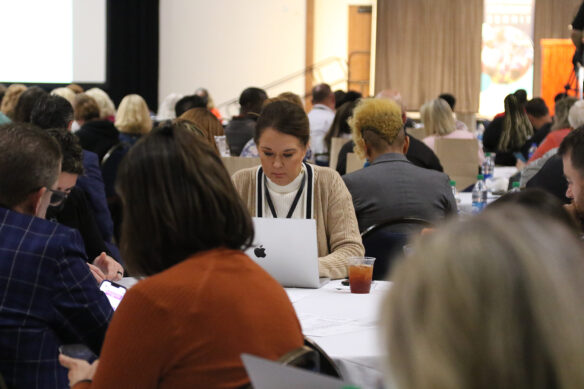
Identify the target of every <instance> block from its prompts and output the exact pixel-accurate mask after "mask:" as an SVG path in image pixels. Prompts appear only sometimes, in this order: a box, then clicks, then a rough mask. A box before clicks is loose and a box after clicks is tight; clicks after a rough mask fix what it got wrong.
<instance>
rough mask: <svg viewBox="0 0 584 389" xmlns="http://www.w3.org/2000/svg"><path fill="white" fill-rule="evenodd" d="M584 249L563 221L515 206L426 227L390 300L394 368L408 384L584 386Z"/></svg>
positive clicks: (386, 317) (527, 388)
mask: <svg viewBox="0 0 584 389" xmlns="http://www.w3.org/2000/svg"><path fill="white" fill-rule="evenodd" d="M510 231H512V232H513V231H514V232H516V233H514V234H513V233H509V232H510ZM582 258H584V252H583V249H582V246H581V242H580V241H579V240H578V239H577V238H576V237H575V235H574V234H573V233H570V232H569V231H568V230H567V229H566V228H565V227H564V226H563V225H561V224H559V223H558V222H556V221H555V220H552V219H549V218H547V217H545V216H542V215H538V214H535V215H531V214H529V213H527V212H526V211H525V210H524V209H520V208H516V207H515V208H514V207H504V206H501V208H500V209H498V210H494V211H492V212H488V213H483V214H481V215H480V216H478V217H475V218H472V219H469V220H467V221H465V222H455V223H451V224H450V225H448V226H444V227H442V228H441V229H439V230H437V231H436V232H435V233H433V234H431V235H429V236H424V237H422V239H421V240H419V241H418V242H417V243H416V244H414V246H413V247H412V253H411V254H410V255H409V256H408V257H407V258H405V259H404V260H403V261H401V262H400V263H399V264H398V266H397V268H396V269H395V271H394V272H393V273H392V279H393V281H394V283H393V285H392V288H391V291H390V293H388V294H387V297H386V301H385V303H384V304H383V306H384V311H385V312H384V314H383V321H384V323H383V325H384V327H385V328H386V330H385V335H386V339H385V342H386V344H387V345H388V351H389V353H388V355H389V365H390V372H389V373H390V377H392V378H393V379H394V381H395V384H396V386H397V387H399V388H400V389H414V388H415V389H428V388H450V389H466V388H476V389H487V388H513V389H534V388H558V389H561V388H581V387H584V370H582V366H583V365H584V305H583V304H582V301H584V289H583V288H582V285H584V261H582Z"/></svg>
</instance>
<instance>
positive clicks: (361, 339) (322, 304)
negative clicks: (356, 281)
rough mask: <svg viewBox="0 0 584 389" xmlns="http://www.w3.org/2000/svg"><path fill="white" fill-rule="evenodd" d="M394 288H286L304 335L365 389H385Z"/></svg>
mask: <svg viewBox="0 0 584 389" xmlns="http://www.w3.org/2000/svg"><path fill="white" fill-rule="evenodd" d="M136 282H137V280H136V279H135V278H131V277H126V278H124V279H122V280H121V281H120V282H119V283H120V284H122V285H124V286H125V287H127V288H131V287H132V286H133V285H134V284H135V283H136ZM390 285H391V283H389V282H386V281H374V282H373V284H372V290H371V293H369V294H351V292H350V290H349V287H348V286H343V285H342V284H341V280H335V281H331V282H329V283H328V284H326V285H325V286H323V287H322V288H320V289H296V288H286V293H288V297H289V298H290V301H291V302H292V305H293V306H294V309H295V310H296V314H297V315H298V318H299V319H300V324H301V325H302V332H303V333H304V335H305V336H307V337H309V338H311V339H312V340H314V341H315V342H316V343H317V344H318V345H319V346H320V347H321V348H322V349H323V350H324V351H325V352H326V353H327V354H328V355H329V356H330V357H331V358H332V359H333V360H334V361H335V363H336V364H337V366H338V367H339V369H340V370H341V373H342V374H343V378H344V379H345V380H346V381H347V382H351V383H353V384H355V385H358V386H359V387H360V388H361V389H377V388H379V387H381V382H382V373H381V371H382V364H383V358H384V355H385V354H384V346H383V344H381V339H380V336H379V330H378V327H377V322H378V317H379V313H380V305H381V302H382V299H383V296H384V295H385V292H386V291H387V290H388V289H389V287H390Z"/></svg>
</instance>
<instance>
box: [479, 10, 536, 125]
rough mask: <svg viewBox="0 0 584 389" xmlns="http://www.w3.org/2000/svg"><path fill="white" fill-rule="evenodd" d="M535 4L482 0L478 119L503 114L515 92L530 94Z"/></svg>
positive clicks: (531, 87)
mask: <svg viewBox="0 0 584 389" xmlns="http://www.w3.org/2000/svg"><path fill="white" fill-rule="evenodd" d="M533 3H534V0H485V3H484V4H485V20H484V23H483V33H482V35H483V44H482V52H481V63H482V72H481V95H480V104H479V115H480V116H483V117H485V118H489V119H490V118H492V117H493V116H494V115H496V114H497V113H499V112H503V111H504V104H503V100H504V99H505V96H507V95H508V94H509V93H513V92H515V91H516V90H517V89H525V90H526V91H527V95H528V96H529V97H531V95H532V91H533V55H534V46H533V15H534V4H533Z"/></svg>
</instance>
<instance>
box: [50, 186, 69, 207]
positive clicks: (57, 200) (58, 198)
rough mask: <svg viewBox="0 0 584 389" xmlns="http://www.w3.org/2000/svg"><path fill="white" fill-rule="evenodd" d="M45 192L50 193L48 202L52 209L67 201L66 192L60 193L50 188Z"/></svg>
mask: <svg viewBox="0 0 584 389" xmlns="http://www.w3.org/2000/svg"><path fill="white" fill-rule="evenodd" d="M47 190H48V191H49V192H51V200H50V203H49V204H50V205H51V206H52V207H56V206H59V205H61V204H63V201H65V199H67V197H68V196H69V193H68V192H62V191H60V190H56V189H51V188H47Z"/></svg>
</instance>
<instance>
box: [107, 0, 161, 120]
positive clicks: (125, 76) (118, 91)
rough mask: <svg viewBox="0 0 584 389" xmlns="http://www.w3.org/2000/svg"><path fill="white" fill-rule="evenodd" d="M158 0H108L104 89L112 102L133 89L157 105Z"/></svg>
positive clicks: (152, 106)
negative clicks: (105, 80) (105, 84)
mask: <svg viewBox="0 0 584 389" xmlns="http://www.w3.org/2000/svg"><path fill="white" fill-rule="evenodd" d="M158 9H159V0H108V2H107V92H108V93H109V95H110V97H111V98H112V100H113V101H114V103H115V104H116V106H117V105H118V104H119V103H120V101H121V100H122V98H123V97H124V96H125V95H127V94H130V93H137V94H139V95H140V96H142V97H143V98H144V99H145V100H146V102H147V103H148V107H149V108H150V110H152V111H154V112H156V109H157V108H158V24H159V18H158Z"/></svg>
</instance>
